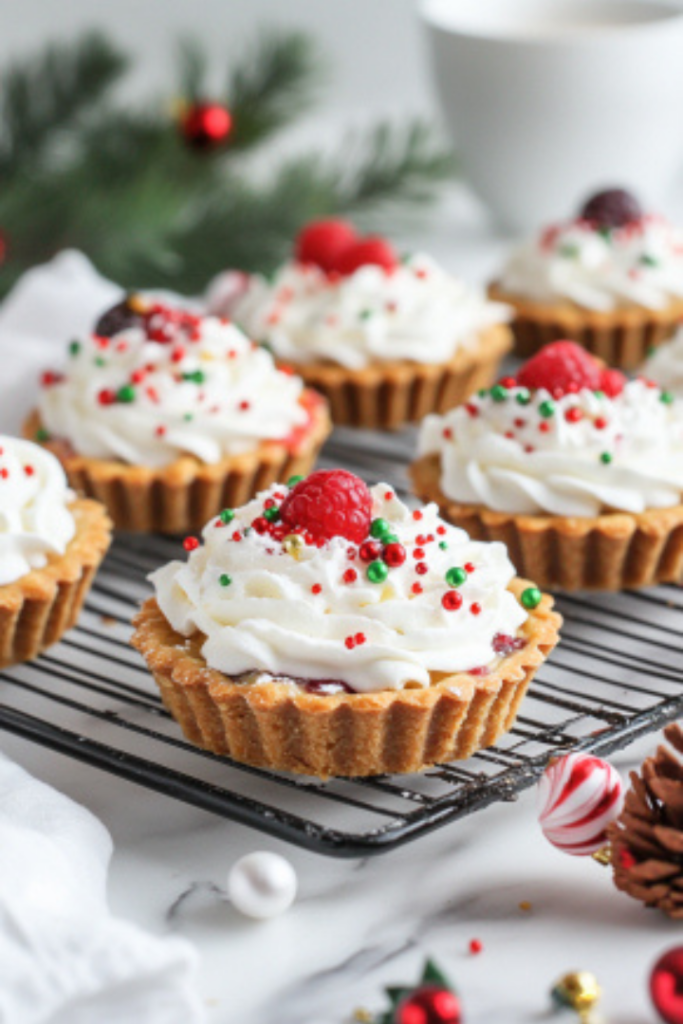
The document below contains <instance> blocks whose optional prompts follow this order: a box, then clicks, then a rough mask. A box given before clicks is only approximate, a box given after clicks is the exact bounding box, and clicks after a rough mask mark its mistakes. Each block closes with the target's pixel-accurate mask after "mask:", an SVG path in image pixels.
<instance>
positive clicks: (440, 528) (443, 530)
mask: <svg viewBox="0 0 683 1024" xmlns="http://www.w3.org/2000/svg"><path fill="white" fill-rule="evenodd" d="M436 532H437V533H438V535H439V537H443V536H444V534H445V533H446V527H445V526H437V528H436Z"/></svg>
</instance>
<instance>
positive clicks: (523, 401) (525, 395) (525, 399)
mask: <svg viewBox="0 0 683 1024" xmlns="http://www.w3.org/2000/svg"><path fill="white" fill-rule="evenodd" d="M515 401H516V402H517V404H518V405H528V404H529V402H530V401H531V395H530V394H529V392H528V391H527V390H526V388H524V390H522V391H518V392H517V394H516V395H515Z"/></svg>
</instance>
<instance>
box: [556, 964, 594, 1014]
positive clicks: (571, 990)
mask: <svg viewBox="0 0 683 1024" xmlns="http://www.w3.org/2000/svg"><path fill="white" fill-rule="evenodd" d="M551 994H552V997H553V1000H554V1001H555V1003H557V1004H558V1005H559V1006H566V1007H568V1008H569V1009H571V1010H575V1011H576V1012H577V1013H578V1014H579V1016H580V1017H581V1019H582V1020H584V1019H587V1018H586V1015H587V1014H588V1012H589V1011H590V1010H591V1009H592V1008H593V1007H594V1006H595V1005H596V1003H597V1002H598V1001H599V999H600V996H601V990H600V986H599V984H598V980H597V978H596V977H595V975H594V974H591V972H590V971H569V972H568V973H567V974H565V975H563V976H562V977H561V978H560V979H559V980H558V981H557V982H555V984H554V986H553V989H552V993H551Z"/></svg>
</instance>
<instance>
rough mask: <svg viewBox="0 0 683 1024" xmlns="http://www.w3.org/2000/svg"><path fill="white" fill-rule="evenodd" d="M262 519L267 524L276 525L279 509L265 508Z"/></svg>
mask: <svg viewBox="0 0 683 1024" xmlns="http://www.w3.org/2000/svg"><path fill="white" fill-rule="evenodd" d="M263 518H264V519H267V520H268V522H269V523H276V522H277V521H278V519H279V518H280V509H279V508H265V509H264V510H263Z"/></svg>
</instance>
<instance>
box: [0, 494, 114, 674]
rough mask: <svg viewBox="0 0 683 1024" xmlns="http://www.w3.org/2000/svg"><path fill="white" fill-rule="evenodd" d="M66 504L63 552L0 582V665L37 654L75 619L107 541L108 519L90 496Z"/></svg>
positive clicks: (69, 626) (12, 663)
mask: <svg viewBox="0 0 683 1024" xmlns="http://www.w3.org/2000/svg"><path fill="white" fill-rule="evenodd" d="M69 509H70V511H71V513H72V515H73V517H74V520H75V522H76V533H75V535H74V537H73V538H72V540H71V541H70V542H69V545H68V547H67V549H66V551H65V552H64V554H63V555H55V556H52V557H51V558H50V559H49V561H48V564H47V565H46V566H44V567H43V568H42V569H34V570H32V571H31V572H29V573H27V574H26V575H25V576H22V577H21V578H20V579H18V580H15V582H14V583H8V584H6V585H5V586H0V668H6V667H7V666H8V665H14V664H17V663H18V662H22V661H31V660H32V659H33V658H37V657H38V655H39V654H40V653H41V651H43V650H45V648H46V647H49V646H50V645H51V644H54V643H56V642H57V641H58V640H59V639H60V638H61V637H62V635H63V634H64V633H65V632H66V631H67V630H68V629H71V627H72V626H73V625H74V623H75V622H76V620H77V618H78V616H79V614H80V612H81V608H82V607H83V602H84V601H85V598H86V595H87V593H88V590H89V589H90V585H91V583H92V581H93V578H94V576H95V573H96V572H97V569H98V567H99V565H100V563H101V561H102V559H103V558H104V556H105V554H106V552H107V549H108V547H109V544H110V541H111V522H110V520H109V517H108V515H107V513H106V511H105V509H104V508H103V507H102V505H100V504H99V503H98V502H96V501H89V500H87V499H78V500H76V501H74V502H73V503H72V504H71V505H70V506H69Z"/></svg>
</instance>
